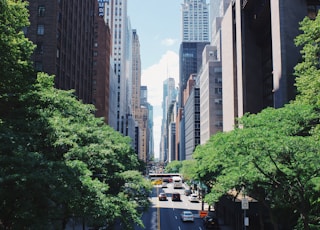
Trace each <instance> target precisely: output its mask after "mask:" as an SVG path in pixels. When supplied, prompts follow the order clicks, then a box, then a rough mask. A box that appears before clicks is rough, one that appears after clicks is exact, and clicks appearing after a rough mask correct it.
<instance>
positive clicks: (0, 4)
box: [0, 0, 36, 118]
mask: <svg viewBox="0 0 320 230" xmlns="http://www.w3.org/2000/svg"><path fill="white" fill-rule="evenodd" d="M27 3H28V2H27V1H12V0H0V35H1V36H0V79H1V81H0V108H1V110H0V118H1V117H8V116H11V114H10V113H11V111H12V110H14V109H15V108H16V106H18V105H17V103H18V102H17V101H18V100H19V95H20V94H21V93H24V92H26V91H27V90H28V88H29V87H30V85H31V83H33V82H34V81H35V79H36V75H35V74H34V71H33V67H32V62H31V61H30V55H31V54H32V52H33V49H34V45H33V44H32V43H31V42H30V41H29V40H28V39H27V38H25V36H24V34H23V32H22V28H24V27H27V26H28V25H29V21H28V17H29V15H28V11H27V8H26V6H27ZM3 108H5V109H3Z"/></svg>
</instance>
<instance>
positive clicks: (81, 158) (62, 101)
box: [0, 0, 151, 229]
mask: <svg viewBox="0 0 320 230" xmlns="http://www.w3.org/2000/svg"><path fill="white" fill-rule="evenodd" d="M26 4H27V1H11V0H0V52H1V54H0V74H1V75H0V77H1V81H0V108H1V109H0V143H1V145H0V197H1V200H0V228H1V229H64V228H65V226H66V225H67V223H68V222H70V220H74V221H79V220H81V222H83V223H84V224H85V225H87V226H89V225H92V226H94V227H99V226H109V228H111V227H112V225H113V224H114V223H115V222H119V221H121V222H122V223H123V226H124V228H126V229H132V228H133V225H134V223H138V224H142V223H141V221H140V215H141V213H140V211H139V208H140V207H147V205H148V193H149V191H150V189H151V187H150V185H149V182H147V181H146V180H145V179H144V178H143V177H142V175H141V174H140V173H138V171H137V170H138V169H139V168H140V167H141V162H139V161H138V159H137V155H136V153H134V151H133V149H132V148H131V147H130V140H129V139H128V138H126V137H124V136H122V135H121V134H120V133H118V132H116V131H114V130H113V129H112V128H111V127H109V126H107V125H105V124H104V122H103V120H102V119H99V118H95V117H94V115H93V114H94V113H93V112H94V106H93V105H85V104H83V103H82V102H80V101H78V100H77V99H76V97H75V96H74V92H73V91H63V90H58V89H55V88H54V86H53V85H54V77H53V76H48V75H47V74H44V73H39V74H38V77H37V78H36V77H35V76H36V75H35V74H34V71H33V69H32V63H31V61H30V55H31V53H32V51H33V48H34V45H33V44H32V43H31V42H30V41H28V39H26V38H25V37H24V34H23V33H22V28H23V27H25V26H28V23H29V22H28V12H27V9H26ZM128 174H129V175H130V176H128ZM132 181H134V182H135V187H134V189H135V190H136V192H135V193H134V194H131V193H128V190H127V186H126V185H128V183H130V182H132Z"/></svg>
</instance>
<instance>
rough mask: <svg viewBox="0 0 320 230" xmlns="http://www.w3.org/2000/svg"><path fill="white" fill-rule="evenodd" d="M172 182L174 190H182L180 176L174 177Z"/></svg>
mask: <svg viewBox="0 0 320 230" xmlns="http://www.w3.org/2000/svg"><path fill="white" fill-rule="evenodd" d="M172 182H173V188H174V189H175V188H182V187H183V186H182V178H181V177H179V176H173V177H172Z"/></svg>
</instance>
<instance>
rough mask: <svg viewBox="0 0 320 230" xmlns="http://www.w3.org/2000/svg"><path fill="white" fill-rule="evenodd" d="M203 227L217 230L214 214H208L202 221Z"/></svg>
mask: <svg viewBox="0 0 320 230" xmlns="http://www.w3.org/2000/svg"><path fill="white" fill-rule="evenodd" d="M202 220H203V226H204V227H205V229H214V230H219V229H220V228H219V223H218V219H217V218H216V216H215V214H214V213H208V215H207V216H205V217H204V218H203V219H202Z"/></svg>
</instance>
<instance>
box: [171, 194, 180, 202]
mask: <svg viewBox="0 0 320 230" xmlns="http://www.w3.org/2000/svg"><path fill="white" fill-rule="evenodd" d="M172 201H181V198H180V193H178V192H175V193H172Z"/></svg>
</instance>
